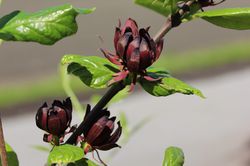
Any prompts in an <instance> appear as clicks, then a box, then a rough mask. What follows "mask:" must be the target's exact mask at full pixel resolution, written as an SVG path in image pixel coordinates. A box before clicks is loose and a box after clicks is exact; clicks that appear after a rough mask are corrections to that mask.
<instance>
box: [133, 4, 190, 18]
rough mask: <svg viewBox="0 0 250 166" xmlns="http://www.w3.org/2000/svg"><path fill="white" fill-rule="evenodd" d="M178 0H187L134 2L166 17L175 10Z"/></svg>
mask: <svg viewBox="0 0 250 166" xmlns="http://www.w3.org/2000/svg"><path fill="white" fill-rule="evenodd" d="M180 1H188V0H135V1H134V2H135V3H136V4H138V5H141V6H144V7H146V8H148V9H151V10H153V11H155V12H157V13H159V14H161V15H163V16H165V17H167V16H169V15H170V14H172V13H175V12H176V10H177V9H178V7H177V3H178V2H180Z"/></svg>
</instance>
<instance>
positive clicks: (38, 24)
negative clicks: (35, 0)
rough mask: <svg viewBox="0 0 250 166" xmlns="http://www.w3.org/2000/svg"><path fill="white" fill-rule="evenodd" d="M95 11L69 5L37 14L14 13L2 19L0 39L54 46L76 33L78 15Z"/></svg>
mask: <svg viewBox="0 0 250 166" xmlns="http://www.w3.org/2000/svg"><path fill="white" fill-rule="evenodd" d="M94 10H95V9H94V8H92V9H87V8H82V9H80V8H74V7H73V6H72V5H68V4H67V5H62V6H57V7H50V8H47V9H44V10H41V11H38V12H35V13H26V12H22V11H14V12H12V13H10V14H8V15H6V16H4V17H2V18H1V19H0V39H3V40H6V41H32V42H38V43H40V44H46V45H52V44H54V43H55V42H57V41H58V40H60V39H62V38H64V37H66V36H70V35H72V34H74V33H76V31H77V23H76V20H75V18H76V16H77V15H78V14H88V13H91V12H93V11H94Z"/></svg>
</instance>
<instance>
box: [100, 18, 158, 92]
mask: <svg viewBox="0 0 250 166" xmlns="http://www.w3.org/2000/svg"><path fill="white" fill-rule="evenodd" d="M148 31H149V27H147V28H146V29H144V28H141V29H138V26H137V23H136V22H135V21H134V20H133V19H131V18H129V19H128V20H127V21H126V23H125V25H124V26H123V27H121V26H120V25H119V27H117V28H116V30H115V35H114V46H115V51H116V53H115V54H111V53H109V52H108V51H105V50H102V52H103V54H104V55H105V57H106V58H107V59H108V60H109V61H110V62H112V63H114V64H116V65H119V66H120V67H121V72H119V73H117V74H116V75H114V79H113V80H112V81H111V83H115V82H119V81H122V80H124V79H126V78H127V77H128V76H131V78H132V79H131V85H132V86H133V85H134V84H135V83H136V79H137V76H143V77H144V76H146V78H149V77H150V76H148V75H147V72H146V68H148V67H149V66H151V65H152V64H153V63H154V62H155V61H156V60H157V59H158V58H159V57H160V54H161V51H162V49H163V40H160V41H159V42H157V43H155V42H154V40H153V39H152V38H151V37H150V35H149V33H148ZM149 80H151V81H153V80H154V79H151V78H149ZM131 89H133V88H131Z"/></svg>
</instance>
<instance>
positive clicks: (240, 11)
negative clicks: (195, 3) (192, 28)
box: [193, 8, 250, 30]
mask: <svg viewBox="0 0 250 166" xmlns="http://www.w3.org/2000/svg"><path fill="white" fill-rule="evenodd" d="M193 18H202V19H204V20H206V21H208V22H210V23H212V24H214V25H217V26H220V27H223V28H229V29H236V30H248V29H250V21H249V20H250V8H231V9H229V8H228V9H216V10H209V11H205V12H199V13H196V14H195V15H193Z"/></svg>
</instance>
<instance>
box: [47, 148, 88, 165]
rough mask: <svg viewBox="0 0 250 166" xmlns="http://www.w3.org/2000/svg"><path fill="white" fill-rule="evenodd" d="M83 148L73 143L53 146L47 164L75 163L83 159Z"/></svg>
mask: <svg viewBox="0 0 250 166" xmlns="http://www.w3.org/2000/svg"><path fill="white" fill-rule="evenodd" d="M83 157H84V153H83V149H82V148H80V147H77V146H73V145H67V144H65V145H61V146H55V147H54V148H53V150H52V151H51V152H50V154H49V157H48V165H51V164H68V163H75V162H77V161H79V160H81V159H83Z"/></svg>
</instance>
